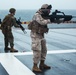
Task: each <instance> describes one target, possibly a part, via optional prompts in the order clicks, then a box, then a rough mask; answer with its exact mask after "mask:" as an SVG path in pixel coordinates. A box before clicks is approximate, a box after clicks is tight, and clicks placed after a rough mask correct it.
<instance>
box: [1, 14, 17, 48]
mask: <svg viewBox="0 0 76 75" xmlns="http://www.w3.org/2000/svg"><path fill="white" fill-rule="evenodd" d="M13 25H14V26H18V25H17V24H16V20H15V18H14V16H12V15H11V14H8V15H6V16H5V18H4V19H3V22H2V24H1V29H2V33H3V35H4V40H5V47H7V46H8V44H10V46H11V47H13V46H14V43H13V42H14V37H13V34H12V26H13Z"/></svg>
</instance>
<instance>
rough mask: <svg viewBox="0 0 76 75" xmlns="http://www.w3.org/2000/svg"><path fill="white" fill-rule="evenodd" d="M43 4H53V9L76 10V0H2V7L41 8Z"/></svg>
mask: <svg viewBox="0 0 76 75" xmlns="http://www.w3.org/2000/svg"><path fill="white" fill-rule="evenodd" d="M43 4H51V5H52V9H75V10H76V0H0V9H1V10H2V9H3V10H5V9H10V8H16V9H39V8H40V7H41V6H42V5H43Z"/></svg>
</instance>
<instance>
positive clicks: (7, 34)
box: [3, 31, 14, 48]
mask: <svg viewBox="0 0 76 75" xmlns="http://www.w3.org/2000/svg"><path fill="white" fill-rule="evenodd" d="M3 34H4V43H5V47H8V45H9V44H10V47H11V48H12V47H13V46H14V43H13V42H14V37H13V34H12V32H11V31H8V32H7V31H6V32H5V33H3Z"/></svg>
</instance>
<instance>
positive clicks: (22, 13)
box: [0, 10, 76, 28]
mask: <svg viewBox="0 0 76 75" xmlns="http://www.w3.org/2000/svg"><path fill="white" fill-rule="evenodd" d="M36 11H37V10H17V11H16V14H15V17H16V18H17V19H18V18H19V17H21V21H26V22H27V21H30V20H32V17H33V15H34V14H35V13H36ZM53 11H54V10H52V11H51V13H52V12H53ZM60 11H62V12H64V13H65V14H66V15H72V16H76V10H60ZM8 13H9V11H8V10H0V19H1V20H3V18H4V17H5V15H7V14H8ZM72 20H74V21H76V18H73V19H72ZM48 27H49V28H76V25H75V24H65V25H64V24H53V25H52V24H51V25H50V24H49V25H48Z"/></svg>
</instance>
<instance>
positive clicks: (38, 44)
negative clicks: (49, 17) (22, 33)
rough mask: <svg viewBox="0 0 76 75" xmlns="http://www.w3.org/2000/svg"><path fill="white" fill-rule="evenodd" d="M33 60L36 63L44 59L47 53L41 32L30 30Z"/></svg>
mask: <svg viewBox="0 0 76 75" xmlns="http://www.w3.org/2000/svg"><path fill="white" fill-rule="evenodd" d="M31 39H32V50H33V61H34V63H36V64H38V63H39V61H40V60H45V58H46V54H47V48H46V40H45V39H44V37H43V36H42V35H41V34H37V33H33V32H31Z"/></svg>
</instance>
